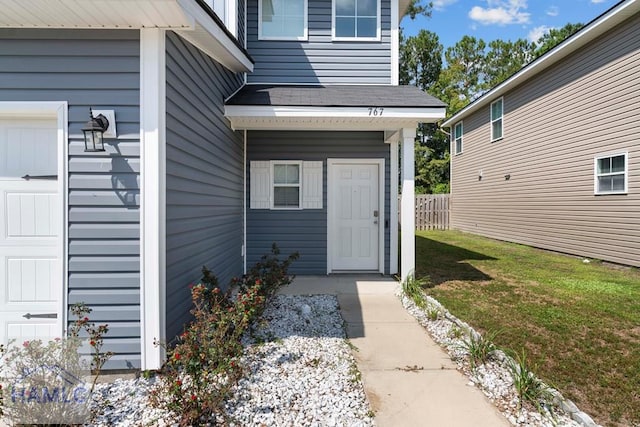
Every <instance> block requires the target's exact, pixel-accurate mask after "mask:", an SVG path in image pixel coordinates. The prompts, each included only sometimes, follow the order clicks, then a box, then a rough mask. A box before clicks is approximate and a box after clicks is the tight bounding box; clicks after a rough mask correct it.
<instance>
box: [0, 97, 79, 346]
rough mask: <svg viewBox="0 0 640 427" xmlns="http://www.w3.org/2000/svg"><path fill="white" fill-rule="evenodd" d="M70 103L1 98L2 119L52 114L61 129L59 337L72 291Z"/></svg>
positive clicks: (0, 116)
mask: <svg viewBox="0 0 640 427" xmlns="http://www.w3.org/2000/svg"><path fill="white" fill-rule="evenodd" d="M68 111H69V106H68V104H67V102H66V101H53V102H52V101H43V102H38V101H33V102H14V101H0V118H12V117H15V118H19V117H49V118H55V119H56V124H57V128H58V134H57V148H58V162H57V164H58V186H57V192H58V195H59V198H58V200H59V207H58V214H59V215H60V221H58V226H57V233H58V243H57V252H58V254H59V257H58V268H59V270H58V271H59V272H60V276H61V277H60V278H59V279H60V280H59V281H57V282H56V283H59V289H58V290H56V292H59V294H60V299H59V302H58V309H57V311H56V314H57V322H56V326H57V328H58V333H59V335H58V336H60V337H62V336H64V333H65V325H66V324H67V317H68V316H67V309H66V307H67V300H68V292H69V283H68V279H67V278H68V274H67V271H68V270H69V257H68V251H67V248H68V247H69V233H68V224H69V223H68V216H67V212H68V211H69V183H68V179H67V177H68V173H67V171H68V145H69V144H68V141H69V139H68V135H69V124H68V123H69V121H68Z"/></svg>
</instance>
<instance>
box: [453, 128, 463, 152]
mask: <svg viewBox="0 0 640 427" xmlns="http://www.w3.org/2000/svg"><path fill="white" fill-rule="evenodd" d="M453 139H454V141H455V144H456V147H455V149H456V151H455V153H456V154H460V153H462V122H460V123H456V125H455V127H454V128H453Z"/></svg>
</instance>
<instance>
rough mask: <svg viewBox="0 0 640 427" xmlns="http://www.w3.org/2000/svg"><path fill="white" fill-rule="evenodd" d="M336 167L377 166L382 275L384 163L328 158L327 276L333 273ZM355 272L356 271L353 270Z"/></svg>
mask: <svg viewBox="0 0 640 427" xmlns="http://www.w3.org/2000/svg"><path fill="white" fill-rule="evenodd" d="M337 165H377V166H378V212H379V213H380V216H379V217H378V272H380V274H384V261H385V258H384V249H385V246H384V241H385V239H384V232H385V226H384V225H385V217H384V205H385V203H384V202H385V197H384V196H385V193H386V191H385V190H386V187H385V161H384V158H358V159H343V158H339V159H337V158H330V159H327V274H331V273H332V272H333V266H332V258H333V250H334V244H333V242H332V238H331V236H332V235H333V230H334V228H335V227H336V223H337V221H336V219H335V218H334V217H333V216H334V215H333V213H332V207H333V201H334V197H335V194H334V189H333V185H334V184H335V173H336V172H335V171H336V166H337ZM354 271H356V270H354Z"/></svg>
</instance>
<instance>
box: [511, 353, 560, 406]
mask: <svg viewBox="0 0 640 427" xmlns="http://www.w3.org/2000/svg"><path fill="white" fill-rule="evenodd" d="M508 367H509V370H510V371H511V376H512V377H513V385H514V387H515V389H516V392H517V394H518V397H519V398H520V405H521V406H522V403H524V402H528V403H531V404H532V405H534V406H535V407H536V409H538V410H539V411H540V412H544V411H542V406H543V405H545V406H546V405H549V403H550V402H552V401H553V393H552V392H551V388H550V387H549V386H547V385H546V384H545V383H543V382H542V381H541V380H540V379H539V378H538V377H536V375H535V374H534V373H533V372H532V371H531V369H530V368H529V365H528V363H527V357H526V354H525V352H524V350H522V354H513V355H512V358H511V360H510V361H509V362H508Z"/></svg>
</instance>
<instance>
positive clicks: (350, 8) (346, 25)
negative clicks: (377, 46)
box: [333, 0, 380, 40]
mask: <svg viewBox="0 0 640 427" xmlns="http://www.w3.org/2000/svg"><path fill="white" fill-rule="evenodd" d="M354 38H355V39H360V40H379V39H380V3H379V0H333V39H334V40H341V39H345V40H350V39H354Z"/></svg>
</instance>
